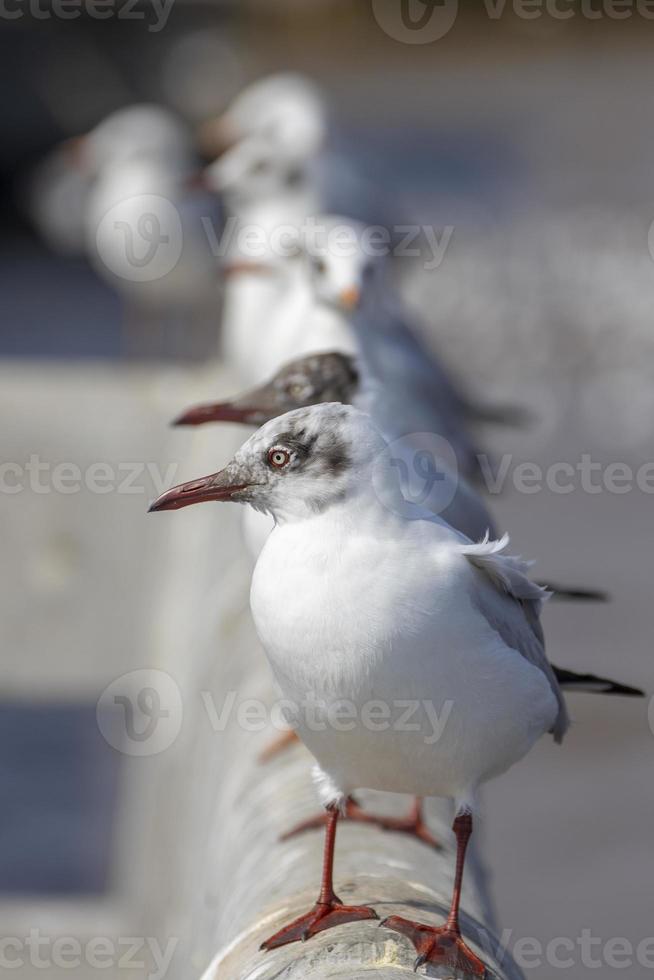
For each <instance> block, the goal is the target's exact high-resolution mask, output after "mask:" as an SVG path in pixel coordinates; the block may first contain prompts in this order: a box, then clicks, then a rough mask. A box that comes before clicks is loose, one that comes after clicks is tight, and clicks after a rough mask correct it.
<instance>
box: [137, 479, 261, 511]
mask: <svg viewBox="0 0 654 980" xmlns="http://www.w3.org/2000/svg"><path fill="white" fill-rule="evenodd" d="M248 486H249V484H247V483H234V482H233V481H232V478H231V475H230V474H229V472H228V469H224V470H219V472H218V473H212V474H211V475H210V476H205V477H202V478H201V479H200V480H191V481H190V482H189V483H180V484H179V485H178V486H176V487H171V489H170V490H165V491H164V493H162V494H161V495H160V496H159V497H157V499H156V500H153V501H152V503H151V504H150V506H149V507H148V513H149V514H150V513H153V512H154V511H159V510H179V509H180V508H181V507H189V506H190V505H191V504H201V503H204V501H205V500H231V499H232V497H233V495H234V494H235V493H238V491H239V490H245V489H247V487H248Z"/></svg>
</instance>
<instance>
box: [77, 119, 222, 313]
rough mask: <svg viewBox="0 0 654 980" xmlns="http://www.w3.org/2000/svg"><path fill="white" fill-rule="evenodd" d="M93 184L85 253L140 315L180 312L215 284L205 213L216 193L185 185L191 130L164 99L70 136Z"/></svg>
mask: <svg viewBox="0 0 654 980" xmlns="http://www.w3.org/2000/svg"><path fill="white" fill-rule="evenodd" d="M74 147H75V151H74V157H75V160H76V163H77V167H78V168H79V170H80V171H81V172H82V173H83V174H84V175H85V176H86V178H87V180H88V181H89V190H88V193H87V197H86V202H85V214H84V226H85V242H86V251H87V254H88V256H89V259H90V261H91V263H92V265H93V267H94V268H95V270H96V272H97V273H98V275H100V276H101V278H103V279H104V280H105V281H107V282H109V284H110V285H111V286H112V287H113V288H114V289H116V290H117V291H118V292H119V293H120V295H121V296H122V297H123V298H124V299H125V301H126V303H127V305H128V309H129V308H131V309H132V311H134V312H135V313H136V314H137V319H138V320H146V319H147V318H148V317H155V318H156V321H157V323H160V321H161V319H162V317H163V316H168V317H171V315H172V316H174V315H175V314H182V315H185V314H186V313H188V312H189V311H191V310H197V309H198V308H199V303H200V302H201V301H202V300H203V299H204V298H208V297H209V295H210V294H211V293H213V291H214V290H215V288H216V271H215V267H216V258H215V256H214V255H213V254H212V250H211V244H210V241H209V238H208V237H207V233H206V231H205V228H204V226H203V223H202V222H203V220H208V219H209V218H212V219H215V220H218V218H219V215H218V211H217V207H216V204H215V201H214V199H213V198H212V197H211V196H210V195H208V194H206V192H199V191H198V189H197V188H192V187H190V186H189V179H190V176H191V174H193V173H194V171H195V169H196V167H195V162H194V151H193V146H192V142H191V140H190V136H189V133H188V132H187V130H186V128H185V126H184V125H183V124H182V122H181V121H180V120H179V119H178V118H177V117H176V116H175V115H174V113H172V112H170V111H169V110H168V109H165V108H164V107H162V106H159V105H156V104H151V103H136V104H132V105H129V106H125V107H123V108H121V109H118V110H116V111H115V112H112V113H111V114H110V115H109V116H107V117H106V118H105V119H103V120H102V121H101V122H100V123H98V125H97V126H95V127H94V128H93V129H92V130H91V131H90V132H88V133H87V134H85V135H84V136H80V137H78V138H77V139H76V140H75V142H74Z"/></svg>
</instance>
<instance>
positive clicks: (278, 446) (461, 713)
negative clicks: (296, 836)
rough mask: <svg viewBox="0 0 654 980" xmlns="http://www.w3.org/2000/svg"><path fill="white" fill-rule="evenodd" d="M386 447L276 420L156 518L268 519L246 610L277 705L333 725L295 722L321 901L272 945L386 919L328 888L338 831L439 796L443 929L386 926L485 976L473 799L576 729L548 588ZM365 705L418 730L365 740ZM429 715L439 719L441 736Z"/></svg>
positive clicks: (334, 420) (391, 730)
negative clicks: (373, 810)
mask: <svg viewBox="0 0 654 980" xmlns="http://www.w3.org/2000/svg"><path fill="white" fill-rule="evenodd" d="M386 448H387V447H386V444H385V442H384V439H383V438H382V436H381V434H380V433H379V431H378V430H377V428H376V427H375V426H374V424H373V423H372V421H371V420H370V418H369V417H368V416H367V415H365V414H364V413H362V412H359V411H358V410H356V409H354V408H352V407H350V406H346V405H342V404H340V403H337V404H333V403H327V404H321V405H318V406H313V407H311V408H303V409H299V410H296V411H293V412H289V413H287V414H286V415H283V416H281V417H280V418H276V419H274V420H272V421H271V422H267V423H266V424H265V425H264V426H263V427H262V428H261V429H259V430H258V431H257V432H255V433H254V435H253V436H251V437H250V439H249V440H248V441H247V442H246V443H245V444H244V446H243V447H242V448H241V449H240V450H239V451H238V452H237V453H236V455H235V456H234V458H233V459H232V461H231V462H230V463H229V464H228V465H227V466H226V467H225V468H224V469H223V470H221V471H219V472H218V473H214V474H212V475H211V476H209V477H205V478H202V479H199V480H195V481H192V482H190V483H186V484H182V485H180V486H178V487H174V488H172V489H171V490H168V491H166V492H165V493H163V494H162V495H161V496H160V497H159V498H158V499H157V500H156V501H155V502H154V503H153V504H152V505H151V507H150V510H153V511H160V510H174V509H178V508H180V507H185V506H188V505H190V504H193V503H197V502H201V501H209V500H233V501H238V502H241V503H249V504H250V505H251V506H254V507H256V508H258V509H261V510H265V511H267V512H269V513H271V514H272V515H273V516H274V518H275V529H274V531H273V533H272V534H271V535H270V536H269V538H268V540H267V542H266V545H265V547H264V549H263V551H262V553H261V555H260V557H259V561H258V563H257V566H256V568H255V572H254V576H253V580H252V588H251V596H250V601H251V607H252V612H253V616H254V620H255V625H256V628H257V631H258V633H259V636H260V639H261V642H262V643H263V646H264V648H265V650H266V653H267V655H268V657H269V660H270V663H271V666H272V668H273V671H274V674H275V677H276V679H277V682H278V684H279V686H280V688H281V690H282V692H283V694H284V697H285V698H287V699H288V701H289V702H290V703H293V704H295V705H297V706H299V705H302V704H305V703H306V701H307V698H310V699H311V704H312V709H313V710H314V711H315V709H316V705H318V706H319V707H320V706H322V707H323V709H324V717H325V721H326V723H325V725H324V726H323V725H316V724H315V723H313V722H314V718H313V711H312V719H311V721H310V722H309V720H308V719H307V718H306V717H303V715H302V711H301V710H298V711H297V712H296V713H295V717H294V725H295V727H296V728H297V730H298V732H299V734H300V736H301V738H302V740H303V741H304V742H305V744H306V745H307V746H308V748H309V749H310V751H311V752H312V753H313V755H314V756H315V758H316V759H317V761H318V767H317V773H316V779H317V783H318V787H319V790H320V795H321V798H322V801H323V803H324V805H325V807H326V809H327V812H328V826H327V832H326V841H325V854H324V868H323V879H322V887H321V890H320V894H319V897H318V900H317V902H316V904H315V905H314V907H313V908H312V909H311V910H310V911H309V912H308V913H307V914H306V915H303V916H301V917H300V918H299V919H296V920H295V921H293V922H291V923H289V924H288V925H287V926H285V927H284V928H283V929H281V930H280V931H279V932H277V933H276V934H275V935H274V936H271V937H270V939H268V940H267V941H266V942H265V943H264V944H263V948H265V949H274V948H276V947H278V946H282V945H285V944H287V943H290V942H294V941H297V940H300V939H307V938H308V937H310V936H312V935H314V934H315V933H317V932H321V931H323V930H325V929H329V928H331V927H333V926H335V925H339V924H342V923H345V922H351V921H357V920H361V919H372V918H376V917H377V916H376V913H375V912H374V911H373V910H372V909H371V908H369V907H367V906H358V907H357V906H347V905H345V904H344V903H343V902H342V901H341V900H340V899H339V898H338V896H337V895H336V893H335V891H334V886H333V858H334V844H335V835H336V826H337V822H338V818H339V813H340V810H341V808H342V807H343V806H344V805H345V802H346V800H347V799H348V797H349V796H350V795H351V794H352V793H353V792H355V791H356V790H357V789H359V788H364V787H365V788H370V789H379V790H386V791H390V792H397V793H411V794H414V795H420V796H426V795H435V796H444V797H449V798H451V799H453V800H454V803H455V807H456V816H455V819H454V824H453V830H454V833H455V835H456V839H457V861H456V871H455V876H454V889H453V894H452V900H451V906H450V911H449V914H448V917H447V920H446V922H445V923H444V925H442V926H439V927H432V926H428V925H425V924H423V923H420V922H414V921H412V920H408V919H404V918H400V917H398V916H392V917H391V918H389V919H386V920H385V921H384V922H383V923H382V925H385V926H386V927H387V928H389V929H392V930H395V931H397V932H400V933H402V934H403V935H405V936H407V937H408V938H409V939H410V940H411V942H412V943H413V944H414V946H415V948H416V951H417V953H418V958H417V960H416V966H418V965H421V964H424V963H434V964H440V965H443V964H444V965H446V966H447V967H448V968H452V969H460V970H462V971H464V972H468V973H470V974H472V975H473V976H478V977H483V976H486V975H487V971H486V967H485V965H484V963H483V962H482V960H481V959H480V958H479V957H478V956H477V955H476V954H475V953H474V952H473V950H472V949H470V947H469V946H468V945H467V943H466V941H465V940H464V938H463V936H462V933H461V929H460V922H459V901H460V894H461V884H462V877H463V868H464V861H465V854H466V847H467V844H468V840H469V838H470V835H471V833H472V827H473V814H474V813H475V811H476V807H477V791H478V788H479V786H480V785H481V784H482V783H483V782H485V781H486V780H488V779H490V778H492V777H493V776H497V775H499V774H500V773H502V772H504V771H506V770H507V769H508V768H509V767H510V766H512V765H513V764H514V763H515V762H517V761H518V760H519V759H521V758H522V757H523V756H524V755H526V754H527V752H529V750H530V749H531V748H532V746H533V745H534V743H535V742H536V741H537V740H538V738H540V737H541V736H542V735H543V734H545V733H547V732H549V733H551V734H552V735H553V737H554V739H555V741H557V742H561V740H562V739H563V736H564V735H565V732H566V730H567V728H568V724H569V721H568V715H567V711H566V706H565V702H564V700H563V696H562V694H561V690H560V687H559V684H558V681H557V679H556V675H555V673H554V670H553V669H552V667H551V665H550V663H549V661H548V660H547V657H546V655H545V649H544V639H543V632H542V629H541V626H540V620H539V616H540V610H541V606H542V602H543V600H544V599H545V598H546V595H547V594H546V593H545V592H544V591H543V590H542V589H541V588H540V587H539V586H537V585H535V584H534V583H533V582H531V581H530V580H529V578H528V577H527V574H526V573H527V565H526V563H524V562H522V561H521V560H520V559H517V558H512V557H507V556H505V555H503V554H502V552H503V551H504V548H505V547H506V545H507V544H508V537H507V536H505V537H504V538H502V539H501V540H500V541H491V540H488V539H486V540H484V541H482V542H480V543H478V544H473V543H472V542H471V541H470V540H468V539H467V538H466V537H465V536H464V535H462V534H460V533H458V532H457V531H454V530H453V529H452V528H451V527H449V525H447V524H446V523H445V522H444V521H443V520H442V519H440V518H438V517H437V516H435V515H433V514H431V513H429V512H426V511H424V510H423V509H421V508H420V507H418V506H415V505H408V504H407V502H406V501H404V500H403V499H402V497H401V494H400V493H399V488H398V486H397V473H396V471H395V470H394V468H393V467H392V466H389V465H388V454H387V453H386ZM394 500H395V501H397V504H396V505H394V504H393V501H394ZM371 699H374V700H375V701H382V702H384V703H385V704H387V705H388V706H389V708H390V710H391V714H392V710H393V706H394V705H397V704H398V703H402V704H403V705H405V704H406V703H407V702H410V703H412V704H415V705H416V711H415V712H414V724H413V725H412V730H411V731H407V726H406V725H402V726H399V725H395V724H393V722H392V721H391V723H390V724H389V726H388V727H387V728H386V729H385V730H384V731H381V732H380V731H379V730H375V731H372V730H371V726H369V725H366V724H365V723H364V714H365V712H364V709H365V706H366V705H367V704H368V703H369V702H370V701H371ZM344 702H346V703H348V704H352V705H354V706H355V708H356V710H357V718H358V721H357V723H356V724H355V726H354V727H353V728H352V729H351V730H348V731H344V730H343V726H338V728H337V727H336V726H334V725H330V724H329V717H330V711H333V710H335V709H336V708H337V706H338V705H339V704H342V703H344ZM434 711H436V712H437V713H438V716H439V717H440V718H442V719H444V724H443V725H442V726H441V727H440V730H439V733H438V736H437V737H434V725H433V717H432V715H433V712H434ZM365 717H367V716H365ZM378 727H379V726H375V729H378ZM348 728H349V726H348Z"/></svg>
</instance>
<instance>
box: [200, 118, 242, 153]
mask: <svg viewBox="0 0 654 980" xmlns="http://www.w3.org/2000/svg"><path fill="white" fill-rule="evenodd" d="M240 137H241V134H240V133H239V132H238V131H237V130H236V128H235V127H234V125H233V123H232V122H231V120H230V118H229V116H228V115H223V116H214V117H213V119H207V120H206V122H204V123H202V125H201V126H200V127H199V129H198V132H197V142H198V145H199V147H200V152H201V153H203V154H204V155H205V156H206V157H208V158H209V159H210V160H215V159H216V158H217V157H220V156H222V154H223V153H225V151H226V150H229V149H231V148H232V146H234V145H235V144H236V143H238V141H239V139H240Z"/></svg>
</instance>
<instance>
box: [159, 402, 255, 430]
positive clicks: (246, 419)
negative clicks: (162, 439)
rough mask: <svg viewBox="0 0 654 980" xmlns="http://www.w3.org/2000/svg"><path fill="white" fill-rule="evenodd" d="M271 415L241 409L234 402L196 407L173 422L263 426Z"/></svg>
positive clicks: (252, 409)
mask: <svg viewBox="0 0 654 980" xmlns="http://www.w3.org/2000/svg"><path fill="white" fill-rule="evenodd" d="M269 418H270V415H269V414H267V413H266V412H265V411H262V410H261V409H258V408H253V407H246V408H241V407H240V406H238V405H235V404H234V403H233V402H214V403H213V404H207V405H194V406H193V408H189V409H187V410H186V411H185V412H182V414H181V415H178V416H177V418H176V419H174V420H173V423H172V424H173V425H204V423H205V422H241V423H242V424H244V425H248V424H249V425H261V424H262V423H263V422H267V421H268V419H269Z"/></svg>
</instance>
